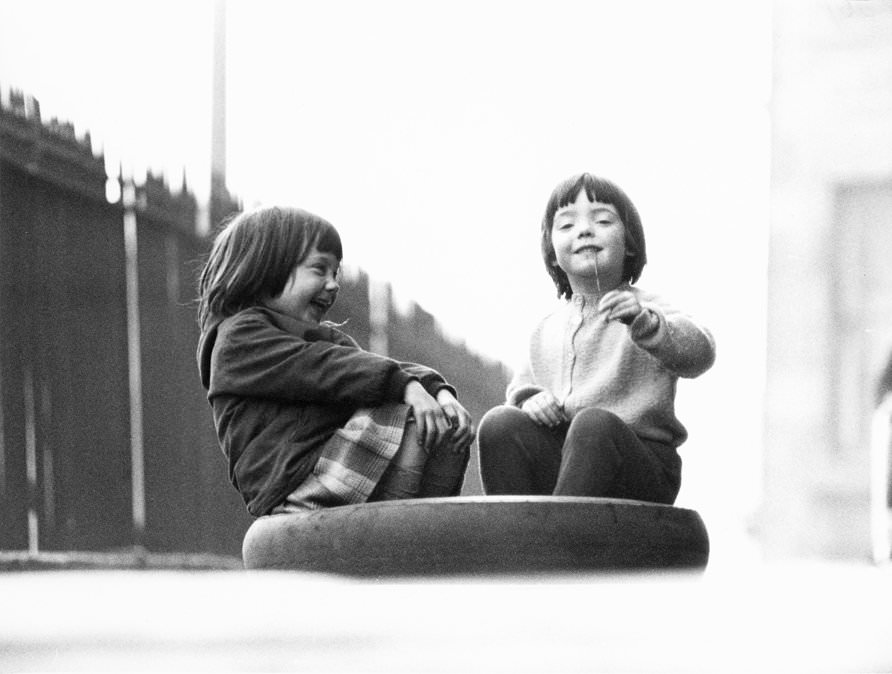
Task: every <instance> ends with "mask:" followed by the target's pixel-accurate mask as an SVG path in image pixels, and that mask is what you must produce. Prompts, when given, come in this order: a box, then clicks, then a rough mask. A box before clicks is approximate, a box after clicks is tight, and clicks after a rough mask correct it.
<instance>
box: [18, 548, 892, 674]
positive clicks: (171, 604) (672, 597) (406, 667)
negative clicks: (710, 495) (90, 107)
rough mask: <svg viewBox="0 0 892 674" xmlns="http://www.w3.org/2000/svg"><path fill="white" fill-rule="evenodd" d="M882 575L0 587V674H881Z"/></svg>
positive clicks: (106, 577)
mask: <svg viewBox="0 0 892 674" xmlns="http://www.w3.org/2000/svg"><path fill="white" fill-rule="evenodd" d="M890 599H892V567H890V566H886V567H873V566H868V565H866V564H865V565H850V564H845V565H831V564H791V565H782V566H761V565H759V566H751V567H750V568H741V569H734V570H727V571H722V570H707V572H706V573H705V574H702V575H685V574H682V575H644V576H625V575H585V576H560V577H554V576H549V577H539V578H526V579H525V578H501V579H495V578H489V579H486V578H476V579H471V578H468V579H461V580H455V579H453V580H447V579H433V578H431V579H427V580H424V581H412V582H393V581H388V582H376V581H351V580H345V579H340V578H334V577H326V576H313V575H304V574H300V573H290V572H246V571H239V570H225V571H224V570H213V571H210V570H164V569H154V570H149V569H146V570H120V569H118V570H107V569H106V570H69V571H53V570H42V571H6V572H5V573H0V671H2V672H17V671H23V672H30V671H41V672H52V671H94V672H98V671H155V672H168V671H213V672H220V671H222V672H227V671H231V672H237V671H238V672H249V671H295V672H296V671H300V672H306V671H309V672H397V673H398V672H549V673H550V672H593V671H608V672H710V673H712V672H888V671H892V609H890V605H892V602H890Z"/></svg>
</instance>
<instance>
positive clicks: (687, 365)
mask: <svg viewBox="0 0 892 674" xmlns="http://www.w3.org/2000/svg"><path fill="white" fill-rule="evenodd" d="M641 305H642V306H643V307H644V309H645V311H643V312H642V313H641V314H640V315H639V316H638V317H637V318H636V319H635V320H634V321H632V324H631V325H630V326H629V332H630V334H631V337H632V340H633V341H634V342H635V343H636V344H637V345H638V346H640V347H641V348H642V349H644V350H645V351H647V352H648V353H650V354H651V355H653V356H654V357H655V358H657V359H658V360H659V361H660V362H661V363H662V364H663V367H665V368H666V369H667V370H669V371H671V372H674V373H675V374H676V375H678V376H679V377H688V378H691V377H696V376H698V375H701V374H703V373H704V372H706V370H708V369H709V368H710V367H712V364H713V362H714V361H715V340H714V339H713V336H712V334H711V333H710V331H709V330H707V329H706V328H705V327H703V326H702V325H699V324H698V323H697V322H695V321H694V319H692V318H691V317H690V316H688V315H686V314H683V313H682V312H680V311H678V310H677V309H674V308H673V307H671V306H669V305H668V304H665V303H664V302H661V301H659V300H656V299H654V298H651V299H649V300H645V301H642V302H641Z"/></svg>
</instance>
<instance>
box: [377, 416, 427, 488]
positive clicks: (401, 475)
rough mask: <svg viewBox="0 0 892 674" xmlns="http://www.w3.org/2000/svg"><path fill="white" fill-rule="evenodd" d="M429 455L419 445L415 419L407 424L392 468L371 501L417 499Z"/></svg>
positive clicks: (385, 472) (386, 472) (383, 476)
mask: <svg viewBox="0 0 892 674" xmlns="http://www.w3.org/2000/svg"><path fill="white" fill-rule="evenodd" d="M427 460H428V457H427V453H426V452H425V451H424V447H422V446H421V445H420V444H418V428H417V426H416V425H415V421H414V420H413V419H409V420H408V421H407V422H406V429H405V431H404V432H403V439H402V442H401V443H400V448H399V449H398V450H397V452H396V454H395V455H394V457H393V459H391V462H390V466H388V468H387V470H386V471H384V475H382V476H381V480H380V481H379V482H378V486H376V487H375V490H374V491H373V492H372V494H371V496H369V501H396V500H399V499H405V498H415V496H417V495H418V493H419V491H421V480H422V477H423V476H424V467H425V464H426V463H427Z"/></svg>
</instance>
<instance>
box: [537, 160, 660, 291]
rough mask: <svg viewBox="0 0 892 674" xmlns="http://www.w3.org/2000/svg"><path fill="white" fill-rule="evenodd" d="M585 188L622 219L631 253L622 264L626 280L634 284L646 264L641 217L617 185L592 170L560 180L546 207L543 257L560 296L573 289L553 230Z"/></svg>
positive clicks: (543, 228)
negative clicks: (559, 262) (557, 216)
mask: <svg viewBox="0 0 892 674" xmlns="http://www.w3.org/2000/svg"><path fill="white" fill-rule="evenodd" d="M583 189H584V190H585V193H586V196H588V198H589V200H591V201H599V202H601V203H602V204H611V205H612V206H613V207H614V208H615V209H616V210H617V213H619V217H620V219H621V220H622V222H623V230H624V231H625V237H626V252H627V253H631V255H629V256H628V257H627V258H626V262H625V265H624V266H623V280H624V281H628V282H629V283H635V281H637V280H638V278H639V277H640V276H641V271H642V270H643V269H644V265H645V264H646V263H647V252H646V248H645V245H644V230H643V229H642V227H641V217H640V216H639V215H638V209H637V208H635V204H633V203H632V200H631V199H629V197H628V196H626V193H625V192H623V191H622V189H620V188H619V186H617V185H616V184H614V183H612V182H611V181H609V180H607V179H606V178H599V177H598V176H593V175H592V174H591V173H578V174H576V175H574V176H570V177H569V178H567V179H566V180H564V181H563V182H561V183H560V184H559V185H558V186H557V187H555V188H554V191H553V192H552V193H551V198H550V199H549V200H548V205H547V206H546V207H545V216H544V217H543V218H542V241H541V243H542V259H543V260H544V261H545V269H546V270H547V271H548V275H549V276H551V280H552V281H554V285H555V286H556V287H557V294H558V297H566V298H567V299H570V298H571V297H572V296H573V289H572V288H571V287H570V280H569V279H568V278H567V275H566V274H565V273H564V270H563V269H561V268H560V267H559V266H558V265H557V256H556V255H555V253H554V245H553V244H552V241H551V230H552V228H553V226H554V216H555V213H557V212H558V210H560V209H561V208H563V207H564V206H566V205H567V204H570V203H573V202H574V201H575V200H576V197H578V196H579V192H580V190H583Z"/></svg>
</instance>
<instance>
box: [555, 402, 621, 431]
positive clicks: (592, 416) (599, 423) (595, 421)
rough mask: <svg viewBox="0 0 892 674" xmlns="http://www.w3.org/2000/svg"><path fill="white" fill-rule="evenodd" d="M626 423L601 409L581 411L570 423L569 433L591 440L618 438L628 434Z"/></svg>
mask: <svg viewBox="0 0 892 674" xmlns="http://www.w3.org/2000/svg"><path fill="white" fill-rule="evenodd" d="M627 430H628V426H626V422H624V421H623V420H622V419H620V418H619V417H618V416H616V415H615V414H614V413H613V412H609V411H607V410H604V409H601V408H600V407H586V408H584V409H581V410H579V411H578V412H577V413H576V415H575V416H574V417H573V421H571V422H570V428H569V430H568V433H570V434H574V435H576V434H578V435H580V436H587V437H591V438H616V437H618V436H619V435H621V434H623V433H625V432H627Z"/></svg>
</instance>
